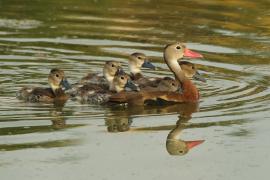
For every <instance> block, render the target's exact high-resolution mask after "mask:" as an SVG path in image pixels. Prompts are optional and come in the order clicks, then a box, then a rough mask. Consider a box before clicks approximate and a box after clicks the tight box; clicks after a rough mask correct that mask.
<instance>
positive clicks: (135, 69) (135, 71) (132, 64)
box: [128, 52, 156, 82]
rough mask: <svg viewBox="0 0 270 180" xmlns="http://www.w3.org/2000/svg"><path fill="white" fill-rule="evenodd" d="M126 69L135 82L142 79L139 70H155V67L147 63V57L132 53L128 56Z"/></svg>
mask: <svg viewBox="0 0 270 180" xmlns="http://www.w3.org/2000/svg"><path fill="white" fill-rule="evenodd" d="M128 67H129V70H130V78H131V80H133V81H135V82H136V80H138V79H141V78H143V75H142V72H141V68H142V67H143V68H149V69H155V68H156V67H155V66H154V65H153V64H152V63H151V62H150V61H149V59H148V57H147V56H146V55H145V54H143V53H138V52H136V53H133V54H131V55H130V56H129V59H128Z"/></svg>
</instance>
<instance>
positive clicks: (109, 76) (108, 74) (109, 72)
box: [103, 61, 122, 83]
mask: <svg viewBox="0 0 270 180" xmlns="http://www.w3.org/2000/svg"><path fill="white" fill-rule="evenodd" d="M121 68H122V67H121V63H120V62H116V61H107V62H106V63H105V65H104V67H103V75H104V77H105V78H106V80H107V81H108V82H109V83H111V82H112V81H113V78H114V76H115V75H116V73H117V72H118V71H119V70H120V69H121Z"/></svg>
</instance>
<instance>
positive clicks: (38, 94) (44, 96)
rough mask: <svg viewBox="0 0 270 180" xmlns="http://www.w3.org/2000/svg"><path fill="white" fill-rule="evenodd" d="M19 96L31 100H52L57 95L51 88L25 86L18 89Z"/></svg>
mask: <svg viewBox="0 0 270 180" xmlns="http://www.w3.org/2000/svg"><path fill="white" fill-rule="evenodd" d="M17 98H19V99H22V100H25V101H29V102H51V101H53V99H54V98H55V95H54V93H53V91H52V89H51V88H39V87H23V88H22V89H21V90H20V91H18V93H17Z"/></svg>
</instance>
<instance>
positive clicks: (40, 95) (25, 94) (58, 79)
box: [16, 68, 71, 103]
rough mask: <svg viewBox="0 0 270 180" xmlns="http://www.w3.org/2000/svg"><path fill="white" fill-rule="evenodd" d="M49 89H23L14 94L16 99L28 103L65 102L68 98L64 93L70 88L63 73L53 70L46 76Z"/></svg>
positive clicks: (59, 70)
mask: <svg viewBox="0 0 270 180" xmlns="http://www.w3.org/2000/svg"><path fill="white" fill-rule="evenodd" d="M48 82H49V85H50V88H41V87H23V88H22V89H21V90H19V91H18V92H17V94H16V96H17V98H18V99H21V100H24V101H28V102H48V103H50V102H55V101H66V100H67V99H68V98H69V96H68V95H67V94H66V93H65V91H66V90H68V89H70V88H71V86H70V84H69V83H68V81H67V79H66V77H65V74H64V71H63V70H61V69H57V68H54V69H52V70H51V71H50V74H49V76H48Z"/></svg>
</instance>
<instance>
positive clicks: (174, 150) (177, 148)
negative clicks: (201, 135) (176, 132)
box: [166, 139, 204, 156]
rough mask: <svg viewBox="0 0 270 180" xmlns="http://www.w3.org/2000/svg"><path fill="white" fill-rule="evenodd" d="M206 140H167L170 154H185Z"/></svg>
mask: <svg viewBox="0 0 270 180" xmlns="http://www.w3.org/2000/svg"><path fill="white" fill-rule="evenodd" d="M203 142H204V140H196V141H183V140H180V139H167V141H166V149H167V151H168V153H169V154H170V155H178V156H181V155H185V154H186V153H188V151H189V150H190V149H191V148H193V147H195V146H197V145H199V144H201V143H203Z"/></svg>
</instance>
